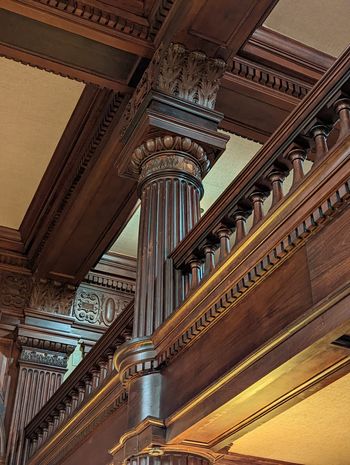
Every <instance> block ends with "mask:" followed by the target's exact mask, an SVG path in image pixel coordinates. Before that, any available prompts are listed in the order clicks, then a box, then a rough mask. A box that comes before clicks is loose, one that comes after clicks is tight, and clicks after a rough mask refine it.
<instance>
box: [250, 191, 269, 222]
mask: <svg viewBox="0 0 350 465" xmlns="http://www.w3.org/2000/svg"><path fill="white" fill-rule="evenodd" d="M265 198H266V194H265V193H264V192H262V191H254V192H252V193H251V194H250V196H249V200H250V201H251V202H252V204H253V225H252V227H254V226H255V225H256V224H258V223H260V221H261V220H262V219H263V218H264V213H263V209H262V206H263V203H264V200H265Z"/></svg>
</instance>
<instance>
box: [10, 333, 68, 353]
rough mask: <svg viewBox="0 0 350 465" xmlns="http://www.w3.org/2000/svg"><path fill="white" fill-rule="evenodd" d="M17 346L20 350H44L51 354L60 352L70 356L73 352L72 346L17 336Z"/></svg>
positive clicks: (32, 337)
mask: <svg viewBox="0 0 350 465" xmlns="http://www.w3.org/2000/svg"><path fill="white" fill-rule="evenodd" d="M17 344H18V346H19V347H20V348H22V349H23V348H33V349H37V350H41V351H43V350H45V351H47V350H48V351H51V352H60V353H64V354H67V355H70V354H71V353H72V352H73V350H74V348H75V347H74V346H73V345H70V344H64V343H61V342H55V341H49V340H45V339H38V338H37V337H34V336H22V335H19V336H17Z"/></svg>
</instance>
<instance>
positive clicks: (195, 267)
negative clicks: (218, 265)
mask: <svg viewBox="0 0 350 465" xmlns="http://www.w3.org/2000/svg"><path fill="white" fill-rule="evenodd" d="M190 267H191V278H192V279H191V290H193V289H196V288H197V287H198V286H199V283H200V281H201V262H200V260H199V259H198V258H193V259H192V260H191V261H190Z"/></svg>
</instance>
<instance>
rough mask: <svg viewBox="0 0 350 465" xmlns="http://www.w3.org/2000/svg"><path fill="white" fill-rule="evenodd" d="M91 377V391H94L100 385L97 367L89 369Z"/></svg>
mask: <svg viewBox="0 0 350 465" xmlns="http://www.w3.org/2000/svg"><path fill="white" fill-rule="evenodd" d="M91 375H92V390H93V391H94V390H95V389H97V388H98V386H99V384H100V370H99V368H98V367H96V366H94V367H93V368H92V369H91Z"/></svg>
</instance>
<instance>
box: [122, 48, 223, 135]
mask: <svg viewBox="0 0 350 465" xmlns="http://www.w3.org/2000/svg"><path fill="white" fill-rule="evenodd" d="M225 68H226V64H225V62H224V61H223V60H221V59H214V58H208V57H207V56H206V55H205V53H203V52H199V51H189V50H187V49H186V48H185V47H184V46H183V45H181V44H177V43H171V44H170V45H169V46H168V47H165V45H164V44H161V45H160V46H159V48H158V49H157V50H156V52H155V53H154V55H153V58H152V60H151V62H150V64H149V66H148V68H147V69H146V71H145V72H144V74H143V76H142V78H141V80H140V82H139V84H138V85H137V87H136V89H135V91H134V93H133V95H132V97H131V99H130V101H129V103H128V105H127V107H126V109H125V112H124V115H123V126H124V129H123V134H124V133H125V131H126V129H127V127H128V125H129V124H130V122H131V121H132V119H133V118H134V116H135V114H136V112H137V110H138V109H139V107H140V106H141V104H142V102H143V101H144V99H145V97H146V96H147V95H148V93H149V92H150V91H151V90H154V91H159V92H164V93H165V94H168V95H171V96H174V97H178V98H180V99H183V100H185V101H187V102H190V103H194V104H197V105H200V106H202V107H205V108H208V109H211V110H212V109H214V106H215V101H216V94H217V91H218V89H219V84H220V80H221V78H222V76H223V74H224V72H225Z"/></svg>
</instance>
